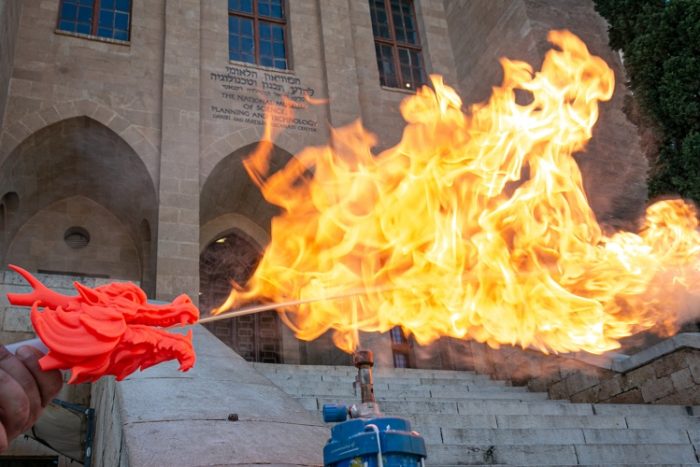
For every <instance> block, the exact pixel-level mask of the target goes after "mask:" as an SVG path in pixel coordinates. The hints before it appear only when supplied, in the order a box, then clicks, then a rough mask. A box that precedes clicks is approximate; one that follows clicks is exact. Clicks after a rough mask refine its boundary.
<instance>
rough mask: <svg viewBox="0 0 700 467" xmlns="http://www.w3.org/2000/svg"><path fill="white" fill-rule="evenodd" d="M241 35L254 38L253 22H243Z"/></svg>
mask: <svg viewBox="0 0 700 467" xmlns="http://www.w3.org/2000/svg"><path fill="white" fill-rule="evenodd" d="M241 35H243V36H246V37H253V22H252V21H250V20H248V21H243V22H242V23H241Z"/></svg>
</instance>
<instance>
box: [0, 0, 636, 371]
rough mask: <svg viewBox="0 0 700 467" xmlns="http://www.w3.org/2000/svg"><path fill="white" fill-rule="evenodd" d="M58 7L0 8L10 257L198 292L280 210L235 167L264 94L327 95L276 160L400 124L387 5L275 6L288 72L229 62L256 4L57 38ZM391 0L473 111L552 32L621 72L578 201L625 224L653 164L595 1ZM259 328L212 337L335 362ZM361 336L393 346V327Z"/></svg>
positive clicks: (254, 247) (152, 4) (157, 11)
mask: <svg viewBox="0 0 700 467" xmlns="http://www.w3.org/2000/svg"><path fill="white" fill-rule="evenodd" d="M103 1H104V0H103ZM63 3H65V2H61V0H22V1H20V0H7V1H4V2H2V3H0V197H1V198H0V199H1V201H0V261H1V262H2V264H8V263H16V264H19V265H22V266H24V267H26V268H28V269H30V270H32V271H35V272H39V273H42V274H53V275H64V276H65V275H73V274H75V275H81V276H83V277H86V276H87V277H98V278H108V279H126V280H133V281H138V282H139V283H140V284H141V285H142V287H143V288H144V289H145V290H146V291H147V292H148V293H149V294H150V296H151V297H153V298H157V299H171V298H173V297H174V296H176V295H178V294H180V293H182V292H185V293H188V294H189V295H190V296H191V297H193V298H194V299H197V298H198V297H200V296H201V297H202V304H205V302H206V304H207V305H209V304H211V302H212V300H213V298H212V297H215V296H216V297H218V295H217V294H219V295H220V294H221V284H222V280H223V283H224V284H225V282H226V279H227V278H230V277H234V276H235V274H239V275H240V274H245V273H246V271H248V272H249V271H250V269H251V267H252V265H254V263H255V261H257V258H258V256H259V253H260V252H261V251H262V250H263V249H264V247H265V245H266V244H267V242H268V241H269V225H270V219H271V218H272V217H273V216H274V215H275V213H276V210H275V207H274V206H271V205H269V204H268V203H266V202H265V201H264V200H263V198H262V196H261V195H260V193H259V191H258V189H257V188H256V187H255V186H254V185H253V184H252V183H251V182H250V180H249V179H248V176H247V175H246V173H245V171H244V170H243V167H242V165H241V159H242V158H243V157H244V156H245V155H247V154H249V153H250V151H251V149H252V148H253V147H254V146H255V144H256V143H257V142H258V141H260V138H261V136H262V130H263V127H262V115H261V111H262V104H263V103H264V101H265V99H273V100H275V99H279V97H280V96H281V95H288V96H290V97H291V98H292V99H295V98H296V100H298V101H299V100H300V98H302V96H304V95H308V96H311V97H313V98H314V100H317V101H319V102H321V103H320V104H317V105H310V106H308V107H307V108H306V109H303V110H300V111H298V112H297V114H296V118H297V120H296V121H295V123H294V125H293V126H292V127H291V128H289V129H288V130H286V131H285V132H283V133H281V134H280V135H279V137H278V138H277V140H276V142H275V145H276V147H275V151H276V155H275V161H276V162H278V163H283V162H284V161H285V160H287V159H288V158H289V157H291V156H292V155H293V154H295V153H297V152H299V151H300V150H301V149H302V148H304V147H307V146H309V145H319V144H324V143H326V142H327V141H328V139H329V137H330V128H331V127H338V126H341V125H345V124H348V123H350V122H352V121H354V120H356V119H358V118H360V119H361V120H362V122H363V124H364V125H365V127H366V128H368V129H369V130H370V131H373V132H375V133H376V134H378V135H379V137H380V141H381V143H380V148H381V147H388V146H390V145H392V144H394V143H395V142H396V141H398V139H399V137H400V134H401V131H402V127H403V121H402V119H401V117H400V115H399V113H398V106H399V103H400V101H401V100H402V99H403V98H405V97H406V96H407V95H409V94H411V93H412V92H413V90H412V89H411V88H410V86H409V89H405V87H404V88H401V87H397V86H392V85H382V80H383V79H384V78H383V77H382V76H380V70H379V68H378V66H377V55H376V50H377V47H379V46H378V44H377V43H376V41H375V37H374V35H375V34H374V32H373V24H372V21H373V17H374V16H373V14H372V12H373V11H375V10H376V9H377V8H381V5H380V4H384V2H383V1H382V0H378V1H375V0H372V1H366V0H364V1H363V0H286V1H284V2H283V3H281V4H280V5H283V9H284V15H283V16H284V17H283V21H282V24H283V25H284V26H283V30H284V37H283V39H281V40H282V41H283V43H284V48H285V59H286V67H283V68H286V69H280V68H279V67H277V68H275V67H269V66H263V65H262V64H255V63H248V62H245V61H240V60H231V56H232V55H231V54H232V49H233V48H235V47H237V46H234V45H232V42H231V40H232V39H231V37H232V30H231V28H232V27H233V26H232V24H238V23H236V21H239V20H240V21H239V22H241V21H244V20H245V21H247V19H246V18H248V17H247V16H246V15H243V16H240V17H239V19H238V20H236V19H234V20H232V19H231V15H232V13H231V11H230V10H229V9H228V8H229V7H231V5H233V7H232V8H234V10H235V9H236V8H243V9H245V8H247V7H246V6H245V5H247V3H249V2H246V1H245V0H243V1H241V2H235V1H234V2H229V3H228V5H227V2H226V1H225V0H202V1H196V0H168V1H166V0H149V1H148V2H145V1H140V0H133V1H132V2H130V11H129V12H130V17H129V27H130V33H129V34H130V35H129V36H128V40H124V39H123V38H121V39H115V38H110V39H105V38H102V37H98V36H99V34H92V33H90V34H85V33H79V32H66V31H65V30H63V29H65V28H63V27H62V26H61V23H60V21H59V18H60V17H61V15H62V14H63V13H62V11H61V10H60V9H61V8H62V5H63ZM73 3H76V2H73ZM79 3H80V2H77V4H79ZM262 3H265V4H266V5H272V6H274V5H277V4H278V3H279V2H275V1H272V2H269V1H268V2H262ZM403 3H405V4H407V5H409V6H411V5H412V8H413V11H412V12H409V13H410V14H411V15H413V16H412V17H413V18H414V20H415V26H416V30H417V34H416V36H415V37H417V47H418V50H419V53H420V56H421V61H422V63H420V67H421V68H422V73H423V76H424V77H425V76H427V75H428V74H432V73H437V74H440V75H443V76H444V77H445V82H446V83H448V84H450V85H453V86H455V87H456V88H457V89H458V90H459V91H460V93H461V95H462V97H463V100H464V101H465V103H467V104H469V103H473V102H477V101H480V100H484V99H486V98H487V97H488V93H489V89H490V87H491V86H493V85H496V84H498V80H499V79H500V73H501V72H500V67H499V64H498V61H497V59H498V58H499V57H500V56H508V57H511V58H516V59H523V60H527V61H529V62H531V63H533V65H535V67H537V66H539V63H540V62H541V59H542V56H543V53H544V51H545V50H546V49H547V48H548V46H547V44H546V31H547V30H549V29H560V28H568V29H571V30H572V31H573V32H575V33H576V34H578V35H580V36H581V37H582V38H583V39H584V41H585V42H586V43H587V44H588V45H589V47H590V48H591V49H592V51H593V52H594V53H596V54H599V55H601V56H602V57H603V58H604V59H605V60H606V61H607V62H608V63H609V64H610V65H611V66H612V68H613V69H614V71H615V73H616V77H617V83H618V84H617V92H616V95H615V97H614V99H613V101H612V102H610V103H607V104H605V105H604V106H603V109H602V117H601V123H600V124H599V125H598V126H597V129H596V134H595V136H594V141H593V143H592V144H591V145H590V146H589V148H588V150H587V154H583V155H581V157H580V160H581V165H582V168H583V172H584V180H585V182H586V186H587V188H588V194H589V196H590V198H591V200H592V204H593V207H594V209H595V210H596V213H597V214H598V216H599V217H600V218H601V219H602V220H604V221H608V222H613V223H614V222H616V220H630V219H635V218H636V216H637V214H638V213H639V212H640V210H641V209H642V207H643V204H644V201H645V196H646V186H645V172H646V161H645V160H644V158H643V156H642V155H641V152H640V151H639V148H638V137H637V133H636V128H635V127H634V126H633V125H632V124H631V123H630V122H628V121H627V119H626V118H625V115H624V113H623V98H624V96H625V90H624V86H623V82H624V78H623V73H622V71H621V70H622V68H621V64H620V60H619V57H617V56H616V55H615V54H614V53H613V52H612V51H611V50H609V48H608V47H607V34H606V23H605V21H604V20H603V19H602V18H600V17H599V16H598V15H597V14H596V13H595V11H594V9H593V4H592V1H590V0H585V1H579V0H469V1H466V0H464V1H463V0H444V1H442V0H415V1H414V2H409V1H404V2H403ZM241 5H243V6H241ZM378 5H379V6H378ZM373 9H374V10H373ZM407 11H408V10H407ZM258 13H259V12H258ZM409 13H407V14H409ZM233 16H237V14H236V11H234V14H233ZM240 18H243V20H241V19H240ZM259 19H260V18H258V19H256V20H255V21H258V20H259ZM394 20H395V18H394ZM95 21H97V20H95ZM232 21H233V22H232ZM261 22H262V21H261V20H260V21H258V23H256V24H258V26H259V23H261ZM258 26H256V27H258ZM392 27H393V24H392ZM62 28H63V29H62ZM93 32H94V31H93ZM238 32H240V31H238ZM233 35H234V36H235V34H233ZM241 37H242V36H241ZM241 37H238V39H241ZM254 39H255V40H259V37H254ZM241 40H242V39H241ZM256 59H257V58H256ZM258 63H262V62H261V61H260V60H258ZM385 84H386V83H385ZM224 240H225V241H229V242H232V244H236V245H238V248H237V249H236V251H240V252H241V253H240V255H239V256H236V258H233V259H232V260H231V261H228V262H227V261H224V262H223V263H222V262H220V261H219V262H217V260H216V255H211V254H208V253H207V252H210V253H211V252H212V251H215V250H212V248H214V249H216V248H217V247H216V245H217V242H219V243H218V244H219V245H220V244H221V243H224ZM207 255H208V256H207ZM212 258H213V259H212ZM222 267H228V268H230V269H231V271H230V273H226V272H222V271H221V268H222ZM226 274H229V276H227V275H226ZM202 278H204V280H202ZM217 281H218V282H217ZM216 284H218V285H216ZM207 300H209V301H207ZM8 316H9V315H8ZM273 318H274V315H273ZM264 321H265V318H264V317H262V318H260V319H258V320H257V321H255V320H253V321H251V322H247V323H245V322H240V323H239V324H238V325H237V326H238V327H235V326H233V325H231V324H229V325H228V326H223V327H222V328H221V329H218V330H217V331H216V332H217V334H218V335H220V336H222V337H223V338H224V340H228V341H229V343H230V344H231V345H233V346H234V348H236V346H237V345H240V342H242V341H241V339H243V340H245V339H249V338H250V336H251V333H252V334H253V335H254V338H257V337H260V333H265V332H267V331H265V330H269V329H271V328H270V326H273V327H274V326H277V328H274V329H278V331H279V332H277V333H276V334H275V332H273V333H272V337H271V338H270V340H269V342H268V341H264V339H263V341H262V342H259V341H255V339H253V341H250V340H249V341H246V342H247V344H246V345H247V347H246V348H245V349H240V348H239V349H238V350H240V351H242V352H252V354H251V355H252V357H251V358H252V359H261V358H262V359H264V357H261V355H262V354H264V353H265V352H266V351H269V350H270V348H272V350H271V352H272V353H275V352H276V353H277V354H278V355H281V357H280V358H281V359H282V360H284V361H286V362H291V363H294V362H300V361H301V362H314V363H323V362H326V361H327V360H328V359H333V358H340V357H338V356H337V355H336V356H335V357H331V356H329V355H335V354H333V353H332V352H325V351H321V350H322V349H325V346H326V345H330V341H329V340H327V339H320V340H319V342H317V343H315V344H312V345H307V344H304V343H300V342H298V341H297V340H296V339H294V337H293V336H292V335H291V333H290V332H289V331H288V330H287V329H286V328H284V327H283V326H281V325H280V324H279V323H278V322H276V321H275V320H274V319H272V321H271V322H273V324H272V325H270V324H269V323H268V324H266V322H264ZM268 321H269V320H268ZM274 323H276V324H274ZM256 333H258V335H257V337H255V335H256ZM268 334H269V333H268ZM246 336H247V337H246ZM368 341H369V342H371V345H372V346H374V347H375V348H377V349H382V348H384V349H387V350H388V349H389V348H390V347H391V341H390V340H389V337H388V336H387V335H385V336H380V337H376V336H375V337H370V338H368ZM251 342H252V344H251ZM250 345H252V346H253V347H250ZM269 345H272V347H269ZM266 346H268V347H266ZM275 346H276V347H275ZM443 347H444V346H441V345H437V346H435V348H433V349H423V351H421V352H417V354H416V357H415V360H416V362H415V364H417V365H419V366H420V365H426V366H446V365H447V362H446V360H445V357H444V352H443V351H442V350H443ZM265 349H267V350H265ZM261 352H262V353H261ZM421 362H423V363H421ZM386 363H387V364H389V365H390V364H391V361H390V360H389V361H388V362H386Z"/></svg>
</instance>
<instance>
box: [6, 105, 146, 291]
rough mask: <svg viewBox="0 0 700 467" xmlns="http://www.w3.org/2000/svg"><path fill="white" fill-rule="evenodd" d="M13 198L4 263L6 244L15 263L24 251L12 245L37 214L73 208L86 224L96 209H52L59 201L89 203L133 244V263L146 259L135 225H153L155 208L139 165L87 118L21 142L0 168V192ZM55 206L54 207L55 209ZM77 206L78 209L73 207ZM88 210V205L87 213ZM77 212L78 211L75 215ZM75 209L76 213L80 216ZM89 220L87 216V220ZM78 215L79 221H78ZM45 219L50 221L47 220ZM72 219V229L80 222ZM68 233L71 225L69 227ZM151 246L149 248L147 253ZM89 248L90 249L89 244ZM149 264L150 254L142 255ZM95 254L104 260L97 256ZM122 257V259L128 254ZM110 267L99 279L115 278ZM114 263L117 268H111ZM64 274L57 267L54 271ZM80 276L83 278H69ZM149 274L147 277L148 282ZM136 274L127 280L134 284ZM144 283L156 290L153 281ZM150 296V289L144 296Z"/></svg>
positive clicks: (69, 205) (118, 142)
mask: <svg viewBox="0 0 700 467" xmlns="http://www.w3.org/2000/svg"><path fill="white" fill-rule="evenodd" d="M8 192H11V193H15V194H16V195H17V197H18V199H19V200H20V201H21V202H20V203H19V208H18V209H16V210H15V211H14V212H12V215H10V216H6V218H7V221H6V225H5V229H6V236H5V239H6V242H5V243H4V244H3V245H2V246H1V248H0V250H1V251H0V258H1V259H2V260H3V261H4V260H6V259H7V257H8V252H9V248H10V245H12V254H13V256H14V257H17V256H19V257H25V253H26V252H21V251H19V250H18V249H20V248H23V246H22V245H24V247H26V246H27V244H26V242H25V241H24V240H22V241H17V240H18V238H17V236H18V235H19V232H20V230H21V229H25V232H26V225H27V223H28V222H29V221H30V219H33V218H34V219H35V220H36V217H35V216H37V214H39V213H43V214H42V216H43V215H45V214H47V213H48V212H50V211H51V209H54V208H52V206H54V207H55V206H64V208H65V209H73V210H74V212H72V213H70V214H71V216H69V217H72V218H73V219H74V220H76V219H77V220H80V219H81V218H83V219H85V220H86V221H87V220H89V219H90V216H91V215H92V214H94V213H95V212H98V211H99V209H96V208H95V209H92V208H87V207H86V206H88V205H90V206H92V205H91V204H90V203H89V202H80V203H75V202H68V203H62V204H61V203H59V202H60V201H62V200H69V199H70V200H73V201H75V200H76V199H82V200H89V201H90V202H91V203H94V205H97V206H99V207H100V208H101V209H103V210H106V211H107V212H108V213H109V214H110V215H111V216H113V218H114V220H115V222H117V223H118V224H120V225H121V226H122V230H123V231H124V232H125V235H126V236H127V237H128V238H129V241H130V242H131V244H133V246H134V248H135V251H136V254H137V258H136V259H137V262H138V263H139V264H141V266H140V267H142V265H143V264H145V261H144V259H145V258H146V257H147V256H148V255H147V254H146V253H147V252H145V251H144V250H143V248H144V246H143V242H140V241H139V239H140V225H141V221H142V220H143V219H147V220H148V222H149V223H150V224H151V225H155V224H156V222H157V212H158V204H157V197H156V190H155V187H154V185H153V182H152V180H151V178H150V175H149V173H148V170H147V168H146V166H145V164H144V162H143V159H142V158H141V157H140V156H139V154H137V153H136V152H135V151H134V149H133V148H132V147H131V146H129V144H127V143H126V142H125V141H124V140H123V139H122V138H121V137H120V136H119V135H117V134H116V133H115V132H114V131H112V130H110V129H109V128H107V127H106V126H104V125H103V124H101V123H99V122H97V121H95V120H93V119H91V118H89V117H84V116H83V117H75V118H70V119H67V120H63V121H60V122H58V123H54V124H52V125H49V126H46V127H44V128H42V129H40V130H38V131H36V132H35V133H34V134H32V135H30V136H29V137H28V138H26V139H25V140H24V141H23V142H22V143H20V144H19V145H18V146H17V147H16V148H15V149H14V150H13V151H12V153H11V154H9V156H8V157H7V158H6V159H5V161H4V162H3V164H2V166H1V167H0V193H8ZM56 203H59V204H56ZM78 206H82V207H78ZM93 207H94V206H93ZM76 210H77V211H76ZM80 210H82V211H80ZM91 213H92V214H91ZM81 216H82V217H81ZM49 217H50V216H49ZM77 220H76V222H77V223H76V225H78V226H79V225H80V224H81V223H80V222H78V221H77ZM69 227H70V226H69ZM44 228H45V229H46V230H48V231H49V232H47V233H46V234H47V235H50V234H52V233H55V235H53V236H52V238H59V237H60V238H61V241H63V240H62V239H63V235H64V233H65V230H66V228H67V227H65V226H62V227H61V228H62V229H63V230H61V231H60V232H58V231H56V232H53V230H56V229H59V225H58V224H56V225H52V224H51V223H50V222H49V223H48V224H47V225H45V226H44ZM153 243H155V242H151V245H149V246H148V247H149V248H151V249H152V248H153V247H154V246H153ZM93 245H95V244H93ZM149 253H150V255H151V257H154V256H155V255H154V254H152V252H149ZM99 255H101V256H105V255H107V252H106V250H104V251H103V250H100V251H99ZM127 256H128V254H127ZM108 263H109V261H105V262H103V265H102V270H101V271H100V272H99V273H98V274H100V275H109V276H111V277H118V276H119V274H124V271H123V270H119V268H117V269H111V270H110V269H109V266H108ZM114 264H116V262H115V263H114ZM35 268H40V269H49V270H53V269H55V267H47V265H46V264H43V265H42V262H41V259H40V258H39V259H38V262H37V263H36V265H35ZM61 269H63V268H61ZM76 272H82V271H76ZM154 273H155V271H151V272H150V274H151V275H153V274H154ZM141 276H142V274H141V273H140V272H139V273H138V274H136V277H129V278H130V279H134V280H141V279H142V278H141ZM149 279H150V280H144V285H145V284H146V283H155V281H154V278H149ZM147 291H149V290H147Z"/></svg>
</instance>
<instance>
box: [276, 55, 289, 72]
mask: <svg viewBox="0 0 700 467" xmlns="http://www.w3.org/2000/svg"><path fill="white" fill-rule="evenodd" d="M274 67H275V68H278V69H280V70H286V69H287V59H286V58H275V64H274Z"/></svg>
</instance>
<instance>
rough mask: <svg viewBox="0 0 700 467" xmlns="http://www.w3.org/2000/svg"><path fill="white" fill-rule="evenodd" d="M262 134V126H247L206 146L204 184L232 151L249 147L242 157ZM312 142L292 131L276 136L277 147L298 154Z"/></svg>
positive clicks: (203, 159)
mask: <svg viewBox="0 0 700 467" xmlns="http://www.w3.org/2000/svg"><path fill="white" fill-rule="evenodd" d="M262 136H263V129H262V127H246V128H242V129H240V130H238V131H236V132H233V133H231V134H228V135H226V136H222V137H221V138H219V139H216V140H214V141H213V142H212V143H211V144H209V145H208V146H207V147H206V148H204V150H203V151H202V157H201V170H200V182H202V185H203V183H204V181H205V180H207V179H208V178H209V177H210V176H211V175H212V174H213V173H214V172H215V170H216V168H217V166H218V165H219V164H220V163H221V162H223V161H224V160H225V159H227V158H229V157H230V156H231V154H232V153H240V152H241V151H240V150H241V148H247V152H245V153H242V154H240V157H243V156H245V155H246V154H249V153H250V152H252V150H253V149H254V148H255V145H257V144H258V142H260V139H261V138H262ZM310 144H314V143H312V142H311V141H307V139H306V137H305V136H302V137H298V136H296V137H295V136H293V135H291V134H290V132H281V133H280V134H279V135H277V136H276V138H275V142H274V146H275V148H277V149H278V150H280V151H284V152H285V153H287V154H296V153H298V152H299V151H301V150H302V149H303V148H304V147H306V146H308V145H310ZM315 144H318V143H315Z"/></svg>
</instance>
